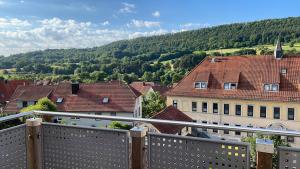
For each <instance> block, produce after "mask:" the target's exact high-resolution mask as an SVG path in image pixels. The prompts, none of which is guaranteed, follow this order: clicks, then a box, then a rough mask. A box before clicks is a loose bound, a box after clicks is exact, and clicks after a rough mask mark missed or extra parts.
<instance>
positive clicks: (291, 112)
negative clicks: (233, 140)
mask: <svg viewBox="0 0 300 169" xmlns="http://www.w3.org/2000/svg"><path fill="white" fill-rule="evenodd" d="M177 104H178V103H177V101H176V100H173V106H174V107H177ZM223 106H224V109H223V114H225V115H229V110H230V105H229V104H224V105H223ZM207 107H208V105H207V102H202V112H204V113H207V109H208V108H207ZM259 109H260V117H261V118H266V117H267V107H266V106H260V107H259ZM197 110H198V106H197V102H192V111H193V112H197ZM213 113H219V104H218V103H213ZM287 113H288V117H287V118H288V120H295V109H294V108H288V110H287ZM253 114H254V106H253V105H247V116H249V117H253ZM280 114H281V109H280V107H274V108H273V118H274V119H280V117H281V115H280ZM235 115H237V116H241V115H242V105H239V104H237V105H235Z"/></svg>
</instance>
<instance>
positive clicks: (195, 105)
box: [192, 102, 197, 112]
mask: <svg viewBox="0 0 300 169" xmlns="http://www.w3.org/2000/svg"><path fill="white" fill-rule="evenodd" d="M192 111H193V112H196V111H197V102H192Z"/></svg>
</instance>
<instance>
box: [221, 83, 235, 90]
mask: <svg viewBox="0 0 300 169" xmlns="http://www.w3.org/2000/svg"><path fill="white" fill-rule="evenodd" d="M236 88H237V83H224V89H225V90H232V89H236Z"/></svg>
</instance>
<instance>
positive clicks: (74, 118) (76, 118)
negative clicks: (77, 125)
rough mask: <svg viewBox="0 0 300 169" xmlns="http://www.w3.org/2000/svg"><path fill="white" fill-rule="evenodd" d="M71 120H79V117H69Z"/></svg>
mask: <svg viewBox="0 0 300 169" xmlns="http://www.w3.org/2000/svg"><path fill="white" fill-rule="evenodd" d="M71 120H80V118H79V117H71Z"/></svg>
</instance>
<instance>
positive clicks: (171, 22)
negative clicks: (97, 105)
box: [0, 0, 300, 56]
mask: <svg viewBox="0 0 300 169" xmlns="http://www.w3.org/2000/svg"><path fill="white" fill-rule="evenodd" d="M299 6H300V1H299V0H285V1H283V0H247V1H246V0H0V55H4V56H9V55H11V54H16V53H23V52H28V51H34V50H43V49H61V48H86V47H95V46H101V45H105V44H108V43H110V42H113V41H117V40H122V39H132V38H136V37H140V36H151V35H161V34H166V33H175V32H180V31H186V30H192V29H199V28H205V27H212V26H216V25H222V24H229V23H237V22H248V21H255V20H263V19H271V18H285V17H297V16H300V10H299Z"/></svg>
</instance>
